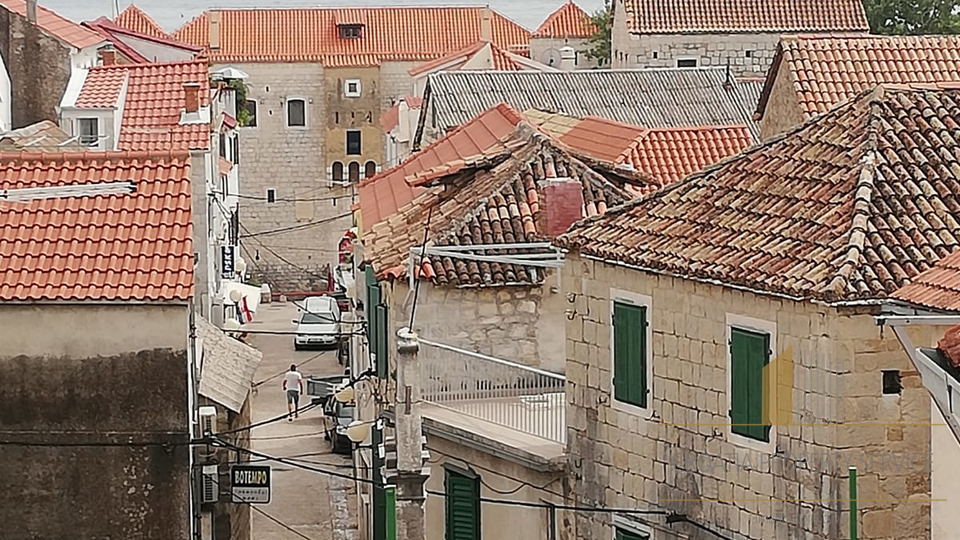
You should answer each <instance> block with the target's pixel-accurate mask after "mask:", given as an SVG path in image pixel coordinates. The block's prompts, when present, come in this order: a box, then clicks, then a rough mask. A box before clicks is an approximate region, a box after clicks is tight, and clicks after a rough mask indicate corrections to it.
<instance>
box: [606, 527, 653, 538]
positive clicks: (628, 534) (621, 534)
mask: <svg viewBox="0 0 960 540" xmlns="http://www.w3.org/2000/svg"><path fill="white" fill-rule="evenodd" d="M614 540H650V535H649V534H644V533H636V532H633V531H628V530H626V529H621V528H620V527H616V535H614Z"/></svg>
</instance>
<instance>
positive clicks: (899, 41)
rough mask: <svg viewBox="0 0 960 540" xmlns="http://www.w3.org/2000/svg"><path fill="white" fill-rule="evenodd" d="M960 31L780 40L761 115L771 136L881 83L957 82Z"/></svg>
mask: <svg viewBox="0 0 960 540" xmlns="http://www.w3.org/2000/svg"><path fill="white" fill-rule="evenodd" d="M958 51H960V39H958V38H957V37H956V36H834V37H791V38H784V39H783V40H781V41H780V44H779V45H777V49H776V53H775V55H774V57H773V65H772V66H771V68H770V71H769V73H768V74H767V78H766V80H765V81H764V85H763V92H762V93H761V95H760V100H759V103H758V105H757V112H756V115H755V118H756V119H757V120H758V122H759V123H760V134H761V136H762V137H763V138H764V139H766V138H769V137H772V136H774V135H778V134H780V133H783V132H785V131H788V130H790V129H793V128H794V127H796V126H799V125H800V124H802V123H803V122H805V121H807V120H809V119H810V118H812V117H814V116H816V115H818V114H823V113H825V112H827V111H828V110H830V109H831V108H833V106H834V105H836V104H838V103H840V102H842V101H844V100H847V99H850V98H851V97H853V96H855V95H857V94H858V93H859V92H861V91H863V90H866V89H869V88H872V87H873V86H874V85H877V84H925V83H942V82H956V81H957V80H958V78H960V60H958V58H957V55H958Z"/></svg>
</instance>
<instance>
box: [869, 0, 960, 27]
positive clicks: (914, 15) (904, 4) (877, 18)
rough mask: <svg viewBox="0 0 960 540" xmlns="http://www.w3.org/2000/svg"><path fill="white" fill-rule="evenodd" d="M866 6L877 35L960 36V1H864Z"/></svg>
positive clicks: (871, 25)
mask: <svg viewBox="0 0 960 540" xmlns="http://www.w3.org/2000/svg"><path fill="white" fill-rule="evenodd" d="M863 6H864V8H865V9H866V11H867V20H868V21H869V22H870V31H871V32H872V33H874V34H887V35H913V36H917V35H924V34H957V33H960V14H958V13H957V11H958V7H960V1H958V0H864V1H863Z"/></svg>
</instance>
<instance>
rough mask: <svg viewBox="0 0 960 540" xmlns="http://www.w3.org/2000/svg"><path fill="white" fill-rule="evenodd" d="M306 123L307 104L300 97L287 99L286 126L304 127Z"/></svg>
mask: <svg viewBox="0 0 960 540" xmlns="http://www.w3.org/2000/svg"><path fill="white" fill-rule="evenodd" d="M306 125H307V104H306V102H305V101H303V100H302V99H291V100H289V101H287V126H289V127H304V126H306Z"/></svg>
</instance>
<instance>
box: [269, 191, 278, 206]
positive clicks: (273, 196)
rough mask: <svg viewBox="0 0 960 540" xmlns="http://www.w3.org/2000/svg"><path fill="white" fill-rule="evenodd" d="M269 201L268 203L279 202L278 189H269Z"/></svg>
mask: <svg viewBox="0 0 960 540" xmlns="http://www.w3.org/2000/svg"><path fill="white" fill-rule="evenodd" d="M267 202H268V203H272V202H277V190H275V189H268V190H267Z"/></svg>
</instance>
